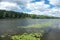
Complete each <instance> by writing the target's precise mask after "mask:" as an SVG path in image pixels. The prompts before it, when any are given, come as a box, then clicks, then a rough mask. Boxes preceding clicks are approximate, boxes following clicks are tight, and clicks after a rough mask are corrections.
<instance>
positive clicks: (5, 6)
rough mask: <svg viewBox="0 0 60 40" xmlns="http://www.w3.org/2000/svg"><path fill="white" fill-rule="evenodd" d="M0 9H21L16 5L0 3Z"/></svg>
mask: <svg viewBox="0 0 60 40" xmlns="http://www.w3.org/2000/svg"><path fill="white" fill-rule="evenodd" d="M0 9H2V10H16V9H21V8H20V7H19V5H17V4H16V3H11V2H0Z"/></svg>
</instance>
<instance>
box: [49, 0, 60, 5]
mask: <svg viewBox="0 0 60 40" xmlns="http://www.w3.org/2000/svg"><path fill="white" fill-rule="evenodd" d="M49 1H50V4H52V5H55V6H58V5H60V0H49Z"/></svg>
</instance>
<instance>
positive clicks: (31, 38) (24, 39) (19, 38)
mask: <svg viewBox="0 0 60 40" xmlns="http://www.w3.org/2000/svg"><path fill="white" fill-rule="evenodd" d="M41 37H42V34H41V33H31V34H27V33H24V34H23V35H14V36H12V37H11V38H12V40H40V38H41Z"/></svg>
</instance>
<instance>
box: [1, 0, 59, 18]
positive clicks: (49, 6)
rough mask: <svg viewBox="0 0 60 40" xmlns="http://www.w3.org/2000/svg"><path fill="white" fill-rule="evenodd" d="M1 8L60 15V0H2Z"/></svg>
mask: <svg viewBox="0 0 60 40" xmlns="http://www.w3.org/2000/svg"><path fill="white" fill-rule="evenodd" d="M0 10H8V11H10V10H12V11H17V12H24V13H28V14H37V15H47V16H57V17H60V0H0Z"/></svg>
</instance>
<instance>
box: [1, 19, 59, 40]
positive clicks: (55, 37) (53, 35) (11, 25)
mask: <svg viewBox="0 0 60 40" xmlns="http://www.w3.org/2000/svg"><path fill="white" fill-rule="evenodd" d="M44 22H51V23H52V25H51V26H50V27H49V28H44V30H46V31H47V32H48V33H47V34H46V35H44V37H43V38H42V40H60V19H0V35H1V34H14V33H20V32H21V33H24V32H27V33H31V32H39V31H40V30H42V29H40V28H28V29H27V28H17V26H27V25H32V24H38V23H44ZM49 30H50V31H49Z"/></svg>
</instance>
